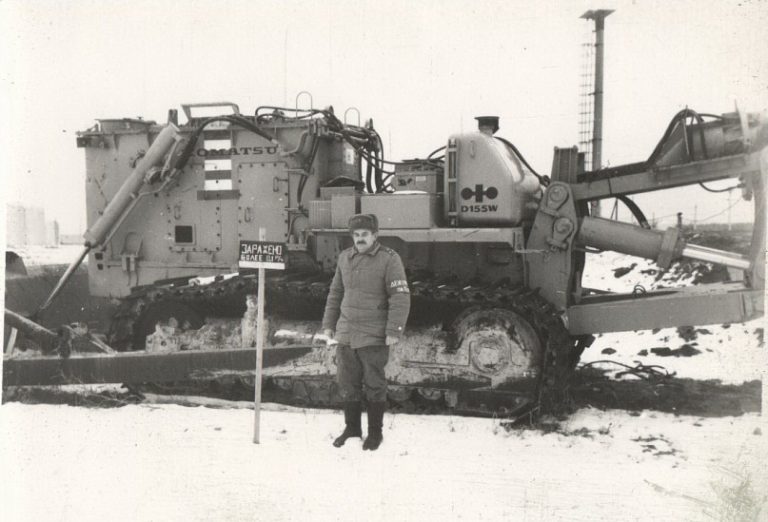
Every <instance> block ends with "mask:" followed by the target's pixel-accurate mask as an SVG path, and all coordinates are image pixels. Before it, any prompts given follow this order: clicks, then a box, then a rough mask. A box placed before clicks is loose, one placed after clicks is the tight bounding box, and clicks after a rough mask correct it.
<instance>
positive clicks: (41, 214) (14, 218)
mask: <svg viewBox="0 0 768 522" xmlns="http://www.w3.org/2000/svg"><path fill="white" fill-rule="evenodd" d="M5 216H6V225H5V226H6V243H7V245H8V246H9V247H24V246H29V245H44V246H57V245H58V244H59V223H58V222H57V221H46V220H45V210H43V209H42V208H40V207H25V206H23V205H6V207H5Z"/></svg>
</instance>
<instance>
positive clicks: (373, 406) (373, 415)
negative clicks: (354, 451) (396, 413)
mask: <svg viewBox="0 0 768 522" xmlns="http://www.w3.org/2000/svg"><path fill="white" fill-rule="evenodd" d="M386 407H387V403H386V402H385V401H382V402H369V403H368V436H367V437H366V438H365V442H363V449H364V450H371V451H373V450H376V449H378V447H379V445H380V444H381V441H382V440H384V435H382V434H381V427H382V426H383V425H384V410H385V409H386Z"/></svg>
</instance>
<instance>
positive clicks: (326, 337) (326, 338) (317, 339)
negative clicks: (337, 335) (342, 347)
mask: <svg viewBox="0 0 768 522" xmlns="http://www.w3.org/2000/svg"><path fill="white" fill-rule="evenodd" d="M312 344H325V345H326V346H332V345H334V344H338V343H337V342H336V341H334V340H333V330H331V329H330V328H326V329H325V330H323V331H322V332H321V333H317V334H315V336H314V337H313V338H312Z"/></svg>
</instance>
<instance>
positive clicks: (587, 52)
mask: <svg viewBox="0 0 768 522" xmlns="http://www.w3.org/2000/svg"><path fill="white" fill-rule="evenodd" d="M584 22H585V23H584V27H585V34H584V40H585V43H583V44H581V51H582V52H581V56H582V58H581V72H580V73H579V151H581V152H583V153H584V168H585V170H592V132H593V129H592V127H593V124H594V110H595V30H594V27H595V24H594V23H593V21H592V20H584Z"/></svg>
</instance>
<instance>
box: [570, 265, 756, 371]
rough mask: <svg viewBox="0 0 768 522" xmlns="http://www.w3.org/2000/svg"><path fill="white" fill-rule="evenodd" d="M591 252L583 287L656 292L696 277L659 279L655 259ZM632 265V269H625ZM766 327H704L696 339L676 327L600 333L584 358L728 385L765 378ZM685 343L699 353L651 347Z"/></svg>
mask: <svg viewBox="0 0 768 522" xmlns="http://www.w3.org/2000/svg"><path fill="white" fill-rule="evenodd" d="M587 256H588V259H587V263H586V266H587V271H586V273H585V274H584V279H583V286H584V287H587V288H599V289H601V290H608V291H612V292H622V293H624V292H632V289H633V288H634V287H635V286H636V285H641V286H642V287H643V288H645V289H646V290H651V289H654V288H657V287H658V286H659V285H663V286H666V287H676V286H684V285H690V284H691V281H692V279H693V276H692V275H689V274H681V273H676V272H675V271H674V270H671V271H670V272H668V273H667V274H665V275H664V276H663V277H662V278H661V279H660V280H658V281H656V273H655V272H656V270H658V268H657V267H656V265H655V264H654V263H653V262H652V261H648V260H645V259H641V258H637V257H632V256H627V255H623V254H618V253H615V252H604V253H602V254H599V255H595V254H588V255H587ZM633 264H634V265H635V266H634V267H632V265H633ZM630 267H632V268H631V270H629V271H628V272H626V273H623V272H624V271H625V270H626V269H628V268H630ZM615 270H618V271H619V272H618V274H619V275H620V277H616V276H615V272H614V271H615ZM643 272H645V273H643ZM622 273H623V275H622ZM764 327H765V319H757V320H753V321H749V322H747V323H739V324H732V325H722V324H717V325H707V326H700V327H697V328H696V329H695V332H694V334H695V338H692V339H691V338H688V339H686V338H684V337H683V336H681V334H680V333H679V332H678V329H677V328H664V329H661V330H659V331H657V332H653V331H651V330H640V331H636V332H619V333H610V334H601V335H598V336H596V337H597V339H596V340H595V342H594V344H593V345H592V346H591V347H590V348H588V349H587V350H586V351H585V352H584V354H583V355H582V357H581V362H582V363H590V362H594V361H598V360H604V359H611V360H614V361H617V362H620V363H623V364H627V365H630V366H635V365H636V364H637V363H641V364H644V365H661V366H664V367H665V368H666V369H667V370H668V371H670V372H676V374H677V376H678V377H687V378H691V379H699V380H704V379H718V380H721V381H722V382H723V383H724V384H741V383H743V382H745V381H751V380H757V379H761V378H762V376H763V373H764V372H765V367H766V363H767V361H766V354H765V347H764V345H763V344H762V343H761V339H762V331H763V330H762V329H764ZM683 335H684V336H686V335H687V333H683ZM686 344H687V345H688V346H690V347H691V348H694V349H695V350H698V351H699V352H700V353H696V354H695V355H692V356H689V357H685V356H677V357H675V356H660V355H657V354H655V353H654V352H652V351H651V350H652V349H654V348H656V349H658V348H665V347H666V348H669V349H670V350H678V349H680V348H681V347H683V346H684V345H686ZM603 350H608V351H609V352H610V351H611V350H615V353H603ZM597 367H599V368H605V369H611V370H617V371H618V370H623V369H624V368H621V367H618V366H616V365H610V364H598V365H597Z"/></svg>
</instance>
